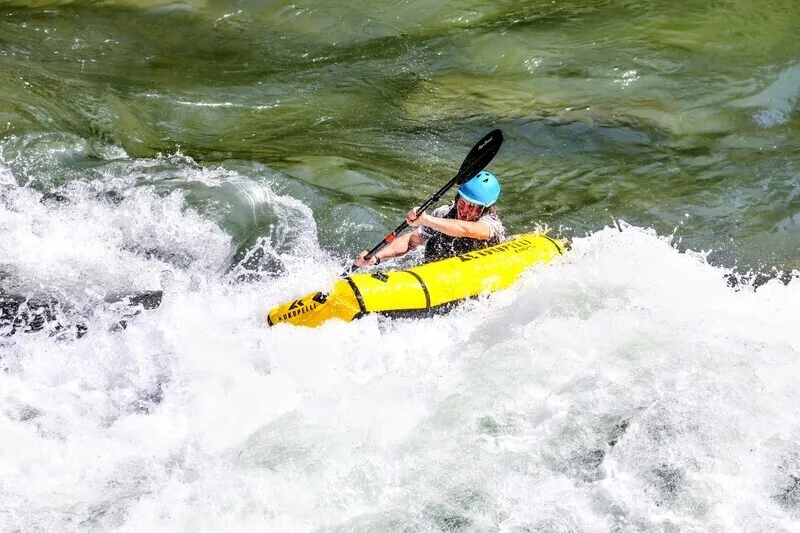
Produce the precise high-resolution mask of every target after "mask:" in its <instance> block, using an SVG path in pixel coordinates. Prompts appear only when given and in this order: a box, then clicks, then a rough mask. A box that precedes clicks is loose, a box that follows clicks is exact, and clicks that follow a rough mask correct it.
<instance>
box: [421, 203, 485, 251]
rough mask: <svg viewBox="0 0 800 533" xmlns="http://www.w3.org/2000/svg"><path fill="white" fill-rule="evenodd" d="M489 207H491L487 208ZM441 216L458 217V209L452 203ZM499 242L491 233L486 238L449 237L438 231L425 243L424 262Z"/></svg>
mask: <svg viewBox="0 0 800 533" xmlns="http://www.w3.org/2000/svg"><path fill="white" fill-rule="evenodd" d="M489 209H491V208H489ZM442 218H452V219H455V218H458V211H457V210H456V206H455V205H453V207H452V209H450V211H448V212H447V214H446V215H445V216H443V217H442ZM495 244H500V237H498V236H497V235H493V236H491V237H490V238H488V239H486V240H481V239H472V238H470V237H451V236H450V235H447V234H446V233H442V232H440V231H437V232H436V235H434V236H433V237H431V238H430V239H428V242H427V243H425V262H426V263H429V262H431V261H438V260H439V259H445V258H448V257H455V256H457V255H461V254H465V253H467V252H472V251H474V250H479V249H481V248H486V247H487V246H494V245H495Z"/></svg>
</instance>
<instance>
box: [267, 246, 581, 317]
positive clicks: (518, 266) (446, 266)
mask: <svg viewBox="0 0 800 533" xmlns="http://www.w3.org/2000/svg"><path fill="white" fill-rule="evenodd" d="M565 244H566V241H565V240H560V239H554V238H551V237H548V236H547V235H544V234H542V233H525V234H522V235H519V236H517V237H515V238H513V239H510V240H507V241H504V242H502V243H500V244H496V245H494V246H490V247H488V248H482V249H480V250H475V251H471V252H468V253H465V254H462V255H457V256H455V257H450V258H447V259H442V260H440V261H435V262H431V263H426V264H423V265H420V266H417V267H413V268H408V269H404V270H388V271H384V272H371V273H366V272H363V273H358V274H352V275H350V276H347V277H344V278H342V279H340V280H339V281H337V282H336V284H335V285H334V286H333V289H332V290H331V291H329V292H327V293H324V292H321V291H318V292H313V293H311V294H308V295H307V296H303V297H301V298H297V299H294V300H292V301H290V302H286V303H284V304H282V305H279V306H277V307H275V308H274V309H272V310H271V311H269V313H268V314H267V322H268V323H269V324H270V325H271V326H273V325H276V324H281V323H287V324H294V325H298V326H308V327H316V326H318V325H320V324H322V323H323V322H325V321H327V320H330V319H334V318H337V319H339V320H344V321H346V322H350V321H351V320H355V319H357V318H360V317H362V316H364V315H366V314H367V313H379V314H381V315H388V316H402V317H406V316H425V315H427V314H432V313H434V312H436V311H438V310H441V309H445V308H449V307H452V306H453V305H455V304H458V303H459V302H462V301H464V300H466V299H468V298H472V297H475V296H479V295H481V294H486V293H490V292H494V291H497V290H500V289H505V288H507V287H509V286H510V285H512V284H513V283H514V282H515V281H516V280H517V278H518V277H519V276H520V274H522V273H523V272H524V271H525V270H526V269H528V268H530V267H532V266H534V265H536V264H541V263H548V262H550V261H551V260H553V258H555V257H557V256H559V255H562V254H563V253H564V246H565Z"/></svg>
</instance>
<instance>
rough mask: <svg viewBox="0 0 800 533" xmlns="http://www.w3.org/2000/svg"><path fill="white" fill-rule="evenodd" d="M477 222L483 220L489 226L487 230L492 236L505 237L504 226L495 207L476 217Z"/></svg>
mask: <svg viewBox="0 0 800 533" xmlns="http://www.w3.org/2000/svg"><path fill="white" fill-rule="evenodd" d="M478 222H483V223H484V224H486V225H487V226H489V231H491V236H492V237H497V238H499V239H504V238H505V235H506V228H505V226H504V225H503V222H502V221H501V220H500V215H499V214H498V213H497V209H494V208H491V209H487V210H486V212H485V213H484V214H483V215H481V218H479V219H478Z"/></svg>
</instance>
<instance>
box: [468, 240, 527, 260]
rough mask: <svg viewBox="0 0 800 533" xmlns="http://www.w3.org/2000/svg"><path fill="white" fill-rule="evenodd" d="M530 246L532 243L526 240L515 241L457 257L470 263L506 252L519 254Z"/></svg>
mask: <svg viewBox="0 0 800 533" xmlns="http://www.w3.org/2000/svg"><path fill="white" fill-rule="evenodd" d="M532 245H533V243H532V242H531V241H529V240H528V239H517V240H515V241H511V242H507V243H505V244H498V245H497V246H492V247H491V248H484V249H483V250H475V251H474V252H468V253H465V254H461V255H459V256H457V257H458V258H459V259H461V260H462V261H464V262H466V261H472V260H473V259H480V258H481V257H486V256H488V255H494V254H497V253H500V252H507V251H508V250H513V251H515V252H521V251H522V250H527V249H528V248H530V247H531V246H532Z"/></svg>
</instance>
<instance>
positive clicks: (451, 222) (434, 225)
mask: <svg viewBox="0 0 800 533" xmlns="http://www.w3.org/2000/svg"><path fill="white" fill-rule="evenodd" d="M406 222H408V223H409V225H410V226H415V227H417V226H428V227H429V228H431V229H434V230H436V231H440V232H442V233H444V234H446V235H449V236H451V237H469V238H470V239H478V240H481V241H485V240H487V239H489V238H491V236H492V230H491V228H489V226H488V225H487V224H485V223H483V222H480V221H476V222H467V221H466V220H458V219H454V218H439V217H435V216H431V215H428V214H427V213H422V214H420V215H419V216H418V217H417V218H415V219H413V220H411V221H409V219H408V218H406Z"/></svg>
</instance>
